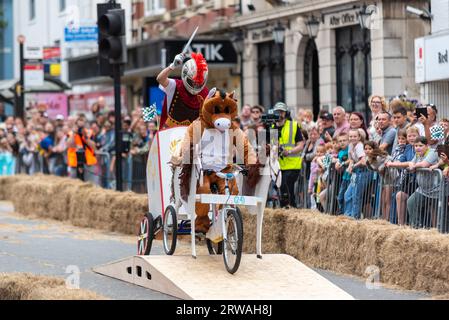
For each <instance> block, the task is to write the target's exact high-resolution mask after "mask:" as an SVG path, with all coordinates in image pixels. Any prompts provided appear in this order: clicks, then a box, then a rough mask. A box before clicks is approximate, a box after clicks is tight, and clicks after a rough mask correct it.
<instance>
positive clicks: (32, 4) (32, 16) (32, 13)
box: [29, 0, 36, 21]
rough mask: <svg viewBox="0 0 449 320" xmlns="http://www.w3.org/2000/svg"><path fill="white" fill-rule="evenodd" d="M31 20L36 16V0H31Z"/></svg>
mask: <svg viewBox="0 0 449 320" xmlns="http://www.w3.org/2000/svg"><path fill="white" fill-rule="evenodd" d="M29 4H30V21H32V20H34V19H35V18H36V0H30V2H29Z"/></svg>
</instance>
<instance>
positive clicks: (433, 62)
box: [415, 0, 449, 118]
mask: <svg viewBox="0 0 449 320" xmlns="http://www.w3.org/2000/svg"><path fill="white" fill-rule="evenodd" d="M431 13H432V15H433V19H432V22H431V24H432V33H431V35H428V36H425V37H422V38H418V39H416V40H415V68H416V71H415V73H416V82H417V83H418V84H420V86H421V100H422V101H423V102H425V103H433V104H435V105H436V106H437V107H438V110H439V116H440V117H445V118H448V117H449V1H447V0H432V1H431Z"/></svg>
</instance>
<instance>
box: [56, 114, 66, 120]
mask: <svg viewBox="0 0 449 320" xmlns="http://www.w3.org/2000/svg"><path fill="white" fill-rule="evenodd" d="M64 119H65V118H64V116H63V115H62V114H58V115H57V116H56V120H64Z"/></svg>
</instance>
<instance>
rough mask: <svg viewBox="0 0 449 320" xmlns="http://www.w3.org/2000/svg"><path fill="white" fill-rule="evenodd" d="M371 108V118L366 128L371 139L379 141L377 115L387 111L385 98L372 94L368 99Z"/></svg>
mask: <svg viewBox="0 0 449 320" xmlns="http://www.w3.org/2000/svg"><path fill="white" fill-rule="evenodd" d="M368 103H369V106H370V109H371V120H370V125H369V128H368V134H369V136H370V137H371V139H372V140H373V141H376V142H377V141H380V136H379V134H378V132H377V116H378V115H379V114H380V113H381V112H382V111H383V112H385V111H387V103H386V102H385V98H384V97H382V96H378V95H373V96H371V97H370V98H369V100H368Z"/></svg>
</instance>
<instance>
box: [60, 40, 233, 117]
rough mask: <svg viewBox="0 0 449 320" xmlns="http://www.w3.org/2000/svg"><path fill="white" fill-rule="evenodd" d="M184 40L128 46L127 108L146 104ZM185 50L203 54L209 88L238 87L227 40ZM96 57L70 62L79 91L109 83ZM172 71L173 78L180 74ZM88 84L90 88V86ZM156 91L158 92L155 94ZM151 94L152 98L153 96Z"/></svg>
mask: <svg viewBox="0 0 449 320" xmlns="http://www.w3.org/2000/svg"><path fill="white" fill-rule="evenodd" d="M185 45H186V40H184V39H183V40H180V39H160V40H150V41H145V42H142V43H140V44H138V45H134V46H131V47H129V48H128V63H127V64H126V66H125V71H124V76H123V77H122V84H123V86H125V88H126V101H127V105H128V111H131V110H132V109H133V108H134V107H136V106H138V105H140V104H145V105H147V104H148V103H149V101H150V100H151V99H150V93H151V92H157V91H154V90H153V91H151V89H152V88H155V87H156V88H157V84H156V77H157V75H158V74H159V72H160V71H162V69H163V68H165V67H166V66H168V65H169V64H170V63H171V62H172V61H173V59H174V58H175V56H176V55H177V54H179V53H181V52H182V51H183V49H184V46H185ZM188 52H197V53H202V54H203V55H204V57H205V58H206V60H207V61H208V64H209V81H208V87H218V88H221V89H224V90H228V91H232V90H235V89H237V88H238V86H239V74H237V73H236V72H235V69H236V65H237V54H236V52H235V50H234V47H233V45H232V43H231V42H230V41H229V40H227V39H196V40H194V41H193V42H192V44H191V46H190V47H189V48H188ZM96 64H97V56H96V55H90V56H84V57H78V58H74V59H71V60H70V61H69V81H70V83H71V84H72V85H73V86H76V87H78V92H77V93H79V94H83V93H84V92H82V91H83V89H79V88H85V89H84V90H86V91H90V90H91V86H97V87H101V88H103V89H107V88H110V87H111V86H112V80H111V79H110V78H108V77H101V76H100V75H99V70H98V67H97V65H96ZM180 75H181V74H180V72H175V73H174V74H173V77H180ZM89 86H90V87H89ZM154 94H157V93H154ZM154 94H153V98H154Z"/></svg>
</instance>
